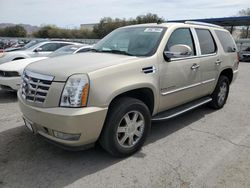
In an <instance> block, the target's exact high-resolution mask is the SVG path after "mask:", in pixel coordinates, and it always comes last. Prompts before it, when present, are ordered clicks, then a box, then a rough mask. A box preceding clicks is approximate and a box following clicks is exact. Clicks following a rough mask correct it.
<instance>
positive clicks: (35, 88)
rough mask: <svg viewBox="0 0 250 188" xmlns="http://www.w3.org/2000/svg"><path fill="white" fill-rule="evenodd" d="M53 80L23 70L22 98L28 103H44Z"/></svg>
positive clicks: (46, 76) (50, 77)
mask: <svg viewBox="0 0 250 188" xmlns="http://www.w3.org/2000/svg"><path fill="white" fill-rule="evenodd" d="M53 79H54V77H53V76H48V75H44V74H39V73H34V72H30V71H27V70H25V71H24V72H23V75H22V84H21V94H22V97H23V98H24V99H25V100H27V101H29V102H36V103H44V101H45V99H46V96H47V93H48V91H49V88H50V86H51V83H52V81H53Z"/></svg>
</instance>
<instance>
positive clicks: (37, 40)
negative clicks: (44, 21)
mask: <svg viewBox="0 0 250 188" xmlns="http://www.w3.org/2000/svg"><path fill="white" fill-rule="evenodd" d="M45 41H48V40H47V39H34V40H31V41H30V42H28V43H27V44H25V45H24V46H19V47H16V46H11V47H9V48H5V49H4V51H5V52H11V51H17V50H26V49H28V48H30V47H31V46H34V45H36V44H38V43H40V42H45Z"/></svg>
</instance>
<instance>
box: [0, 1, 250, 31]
mask: <svg viewBox="0 0 250 188" xmlns="http://www.w3.org/2000/svg"><path fill="white" fill-rule="evenodd" d="M245 8H250V0H193V1H188V0H133V1H132V0H0V23H15V24H19V23H23V24H31V25H37V26H40V25H45V24H53V25H57V26H59V27H64V28H74V27H80V24H87V23H97V22H99V20H100V19H101V18H103V17H112V18H115V17H117V18H135V17H136V16H138V15H143V14H146V13H149V12H150V13H155V14H157V15H158V16H160V17H163V18H165V19H166V20H176V19H198V18H212V17H213V18H215V17H227V16H235V15H237V12H238V11H239V10H241V9H245Z"/></svg>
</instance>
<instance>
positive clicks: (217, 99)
mask: <svg viewBox="0 0 250 188" xmlns="http://www.w3.org/2000/svg"><path fill="white" fill-rule="evenodd" d="M228 93H229V79H228V77H226V76H223V75H222V76H220V77H219V80H218V83H217V85H216V87H215V90H214V92H213V93H212V95H211V97H212V101H211V103H210V106H211V107H212V108H215V109H220V108H222V107H223V106H224V105H225V103H226V101H227V97H228Z"/></svg>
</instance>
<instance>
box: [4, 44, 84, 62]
mask: <svg viewBox="0 0 250 188" xmlns="http://www.w3.org/2000/svg"><path fill="white" fill-rule="evenodd" d="M72 44H80V43H75V42H65V41H44V42H40V43H38V44H36V45H33V46H31V47H30V48H27V49H24V50H17V51H9V52H3V53H2V54H1V55H0V64H2V63H6V62H9V61H14V60H18V59H26V58H30V57H47V56H49V54H51V53H52V52H54V51H56V50H57V49H59V48H61V47H64V46H67V45H72Z"/></svg>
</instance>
